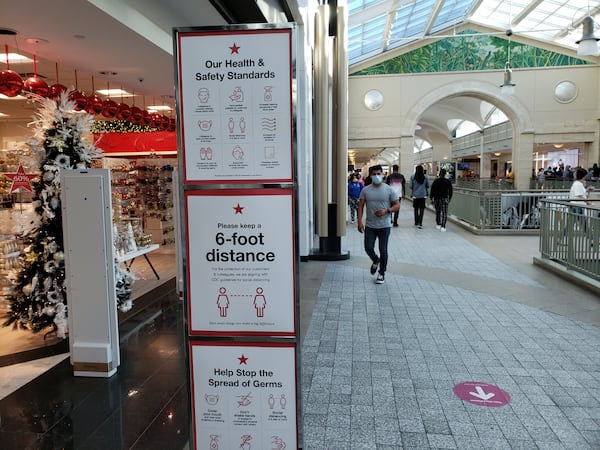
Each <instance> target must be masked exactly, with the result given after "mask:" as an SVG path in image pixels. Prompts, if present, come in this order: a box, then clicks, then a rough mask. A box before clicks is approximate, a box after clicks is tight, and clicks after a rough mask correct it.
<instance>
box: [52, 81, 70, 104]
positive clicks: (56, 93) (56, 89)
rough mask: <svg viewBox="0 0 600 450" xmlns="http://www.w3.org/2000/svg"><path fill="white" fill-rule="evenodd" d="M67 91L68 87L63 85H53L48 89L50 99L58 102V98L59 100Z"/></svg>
mask: <svg viewBox="0 0 600 450" xmlns="http://www.w3.org/2000/svg"><path fill="white" fill-rule="evenodd" d="M66 90H67V87H66V86H63V85H62V84H58V83H56V84H53V85H52V86H50V87H49V88H48V97H49V98H51V99H54V100H56V99H57V98H59V97H60V96H61V95H62V93H63V92H65V91H66Z"/></svg>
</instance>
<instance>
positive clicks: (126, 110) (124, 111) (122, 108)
mask: <svg viewBox="0 0 600 450" xmlns="http://www.w3.org/2000/svg"><path fill="white" fill-rule="evenodd" d="M129 116H131V107H130V106H129V105H127V104H125V103H119V110H118V111H117V119H119V120H127V119H129Z"/></svg>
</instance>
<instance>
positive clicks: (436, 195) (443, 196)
mask: <svg viewBox="0 0 600 450" xmlns="http://www.w3.org/2000/svg"><path fill="white" fill-rule="evenodd" d="M429 198H430V199H431V201H432V202H433V205H434V207H435V227H436V228H437V229H438V230H440V231H441V232H445V231H446V221H447V220H448V204H449V203H450V200H452V183H451V182H450V180H449V179H447V178H446V171H445V170H444V169H440V173H439V175H438V177H437V178H436V179H435V180H433V183H431V194H430V195H429Z"/></svg>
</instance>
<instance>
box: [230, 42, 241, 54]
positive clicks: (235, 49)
mask: <svg viewBox="0 0 600 450" xmlns="http://www.w3.org/2000/svg"><path fill="white" fill-rule="evenodd" d="M229 49H230V50H231V54H232V55H233V54H234V53H237V54H238V55H239V54H240V47H238V46H237V45H235V42H234V43H233V45H232V46H231V47H229Z"/></svg>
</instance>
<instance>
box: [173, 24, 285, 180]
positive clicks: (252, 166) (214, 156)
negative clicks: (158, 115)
mask: <svg viewBox="0 0 600 450" xmlns="http://www.w3.org/2000/svg"><path fill="white" fill-rule="evenodd" d="M291 45H292V28H277V29H268V28H267V29H259V30H237V31H227V32H224V31H220V30H211V31H194V32H183V33H179V34H178V39H177V46H178V48H177V55H178V60H177V63H178V66H179V70H178V73H179V78H180V79H179V89H180V91H179V99H180V102H179V108H180V118H181V144H182V154H183V173H184V180H183V182H184V183H185V184H202V183H215V182H217V183H225V182H227V183H244V182H248V181H256V182H262V183H264V182H291V181H292V179H293V176H292V174H293V168H292V159H293V157H292V156H293V148H292V141H293V137H292V49H291Z"/></svg>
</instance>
